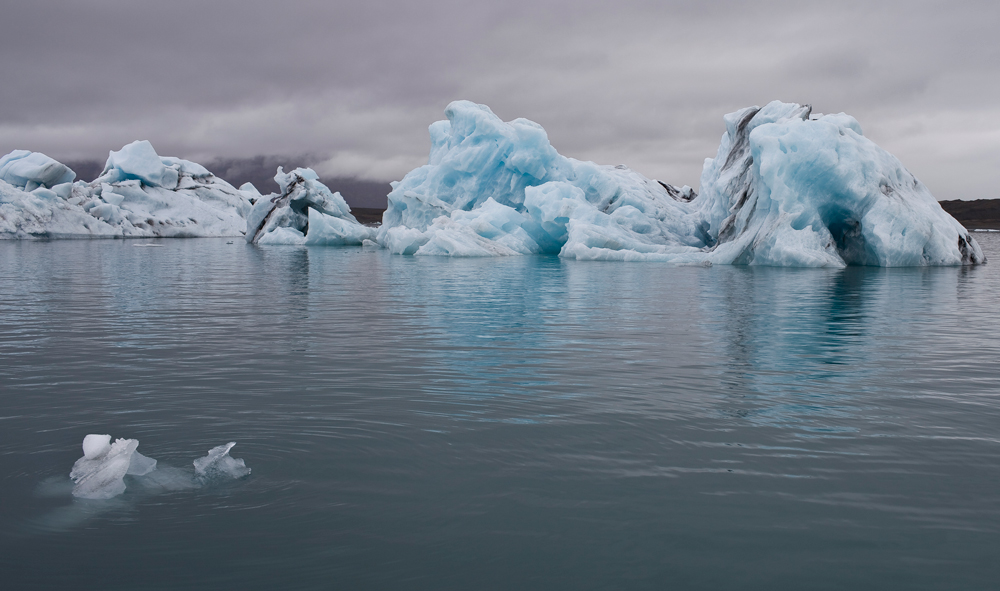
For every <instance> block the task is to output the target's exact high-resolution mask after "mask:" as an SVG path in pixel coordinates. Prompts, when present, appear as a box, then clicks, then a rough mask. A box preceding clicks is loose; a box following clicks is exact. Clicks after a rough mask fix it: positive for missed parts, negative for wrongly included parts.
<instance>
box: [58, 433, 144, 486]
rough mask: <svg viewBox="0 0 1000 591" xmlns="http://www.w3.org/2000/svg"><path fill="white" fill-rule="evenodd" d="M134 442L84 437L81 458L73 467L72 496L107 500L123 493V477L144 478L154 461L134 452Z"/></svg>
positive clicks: (101, 436) (102, 437) (133, 440)
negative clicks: (128, 475)
mask: <svg viewBox="0 0 1000 591" xmlns="http://www.w3.org/2000/svg"><path fill="white" fill-rule="evenodd" d="M137 447H139V442H138V441H137V440H135V439H118V440H116V441H115V442H114V443H113V444H112V443H111V436H110V435H98V434H94V433H92V434H90V435H87V436H86V437H84V438H83V457H82V458H80V459H79V460H77V461H76V463H75V464H73V469H72V470H71V471H70V473H69V476H70V478H72V479H73V482H74V483H75V486H74V487H73V496H75V497H80V498H84V499H110V498H111V497H115V496H118V495H120V494H122V493H123V492H125V481H124V478H125V475H126V474H131V475H134V476H143V475H146V474H149V473H150V472H152V471H153V470H155V469H156V460H154V459H152V458H147V457H146V456H144V455H142V454H140V453H139V452H137V451H135V450H136V448H137Z"/></svg>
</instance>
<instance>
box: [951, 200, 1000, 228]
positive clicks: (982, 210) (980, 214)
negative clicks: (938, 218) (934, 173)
mask: <svg viewBox="0 0 1000 591" xmlns="http://www.w3.org/2000/svg"><path fill="white" fill-rule="evenodd" d="M940 203H941V207H943V208H944V210H945V211H947V212H948V213H949V214H951V216H952V217H953V218H955V219H956V220H958V221H959V222H960V223H961V224H962V225H963V226H965V227H966V228H967V229H969V230H1000V199H977V200H975V201H958V200H956V201H941V202H940Z"/></svg>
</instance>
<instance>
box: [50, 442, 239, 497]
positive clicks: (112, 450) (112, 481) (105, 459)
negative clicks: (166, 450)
mask: <svg viewBox="0 0 1000 591" xmlns="http://www.w3.org/2000/svg"><path fill="white" fill-rule="evenodd" d="M234 445H236V443H235V442H234V443H229V444H226V445H221V446H219V447H215V448H212V450H210V451H209V452H208V455H207V456H205V457H203V458H199V459H197V460H195V461H194V467H195V473H194V474H190V473H184V472H183V471H180V470H178V469H177V468H170V467H163V468H160V467H158V465H157V461H156V460H154V459H152V458H148V457H146V456H144V455H142V454H140V453H139V452H138V451H136V449H137V448H138V447H139V441H138V440H136V439H117V440H115V442H114V443H112V442H111V436H110V435H100V434H90V435H87V436H86V437H84V438H83V457H82V458H80V459H79V460H77V461H76V463H74V464H73V469H72V470H71V471H70V478H71V479H72V480H73V490H72V494H73V496H74V497H78V498H83V499H110V498H113V497H116V496H118V495H120V494H122V493H124V492H125V489H126V484H125V477H126V476H132V477H135V478H138V477H143V478H141V479H140V480H139V482H140V483H142V484H143V485H144V486H145V488H149V489H162V490H183V489H186V488H195V487H197V486H199V485H200V483H201V482H204V481H205V480H207V479H209V478H212V479H234V478H242V477H244V476H246V475H248V474H250V469H249V468H247V467H246V464H245V463H244V462H243V460H240V459H234V458H232V457H230V456H229V450H230V449H232V447H233V446H234Z"/></svg>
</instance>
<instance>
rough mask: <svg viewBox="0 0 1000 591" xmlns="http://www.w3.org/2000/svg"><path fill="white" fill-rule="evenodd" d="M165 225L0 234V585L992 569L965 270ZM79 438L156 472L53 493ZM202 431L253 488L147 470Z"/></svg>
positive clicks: (777, 580) (985, 343) (991, 449)
mask: <svg viewBox="0 0 1000 591" xmlns="http://www.w3.org/2000/svg"><path fill="white" fill-rule="evenodd" d="M981 238H982V239H981V245H982V246H983V249H984V251H986V254H987V256H988V257H996V255H997V254H998V253H1000V248H998V247H1000V240H998V238H997V237H996V236H993V235H990V234H982V235H981ZM158 243H160V242H158ZM162 243H163V244H164V246H163V247H162V248H132V247H131V246H130V245H128V244H127V243H122V242H121V241H107V242H99V241H87V242H49V243H42V242H16V243H3V244H0V317H2V318H3V319H4V322H3V323H2V324H0V391H2V392H3V393H4V396H2V397H0V428H2V429H3V432H4V434H5V437H4V438H2V440H0V473H2V474H4V475H5V478H6V480H5V485H4V486H3V487H0V544H2V546H0V556H2V558H0V561H2V568H3V572H4V573H5V582H8V583H9V584H10V585H11V586H12V588H17V587H25V586H28V585H29V583H30V584H31V585H34V586H35V587H41V588H60V587H62V588H68V587H72V586H76V587H99V588H106V589H130V588H134V586H135V582H136V581H137V580H142V581H143V584H144V586H146V587H149V588H153V589H157V588H162V589H167V588H178V587H184V588H192V589H219V588H276V587H285V588H327V587H329V586H330V585H331V581H336V584H338V585H340V586H343V587H345V588H397V587H399V586H400V581H410V582H412V585H409V584H407V585H406V586H408V587H414V588H434V589H441V588H445V589H457V588H463V589H468V588H477V589H478V588H487V589H488V588H515V587H516V588H526V589H553V588H556V589H558V588H573V589H580V588H620V587H643V588H646V587H657V588H659V587H662V586H664V583H668V584H669V583H670V582H671V581H686V582H688V583H690V584H688V585H687V586H688V587H689V588H694V589H699V588H705V589H708V588H713V589H717V588H733V587H737V586H744V587H765V588H766V587H768V586H770V587H774V588H783V587H786V588H798V587H805V588H830V589H834V588H836V589H842V588H852V587H867V588H871V587H905V588H908V589H948V588H954V589H957V588H984V587H989V586H990V585H991V584H992V581H993V580H995V575H996V569H995V566H993V558H992V549H993V548H995V547H996V543H997V542H998V541H1000V539H998V538H1000V493H998V492H997V490H996V486H995V482H997V479H998V478H1000V467H998V465H997V464H996V461H995V458H996V450H997V445H998V443H1000V441H998V438H997V437H996V433H995V431H996V430H995V425H996V424H997V421H998V420H1000V409H998V408H997V405H996V404H995V400H996V397H997V395H998V394H1000V376H998V375H997V374H996V371H995V360H996V359H997V357H998V356H1000V336H998V335H997V333H996V328H995V326H994V325H993V324H992V323H991V321H990V319H991V318H996V317H997V312H998V309H997V304H996V300H995V297H994V294H995V293H997V290H998V288H1000V274H998V273H997V271H996V269H995V265H993V264H987V265H982V266H975V267H944V268H904V269H877V268H854V267H849V268H845V269H777V268H748V267H731V266H715V267H711V268H702V267H667V266H662V265H656V264H643V263H635V264H622V263H617V262H612V263H607V262H581V261H573V260H564V259H560V258H558V257H555V256H525V257H508V258H502V259H492V258H491V259H450V258H442V257H399V256H393V255H391V254H389V253H388V252H386V251H385V250H373V249H362V248H345V249H329V248H327V249H324V248H304V247H269V248H256V247H253V246H250V245H246V244H243V243H239V244H234V245H227V244H226V241H225V239H219V240H214V239H205V240H188V241H170V242H166V241H164V242H162ZM992 260H998V259H997V258H993V259H992ZM37 269H49V270H51V272H49V273H44V274H42V273H38V272H37ZM98 425H99V426H100V427H97V426H98ZM94 430H98V431H99V432H100V433H105V432H107V433H111V434H116V435H118V434H121V435H125V436H127V437H134V438H135V439H137V440H139V441H141V442H142V443H141V446H140V448H141V450H142V451H143V453H146V454H148V455H149V456H150V457H152V458H155V459H156V460H158V463H157V467H156V470H154V471H152V472H150V473H149V474H148V475H146V476H143V477H141V478H137V479H133V477H131V476H128V475H126V476H125V477H124V479H125V482H126V483H127V490H126V492H125V493H124V494H122V495H120V496H118V497H115V498H114V499H110V500H108V501H84V500H78V501H74V500H73V499H72V497H71V495H70V491H71V486H72V482H71V481H69V479H68V478H67V477H66V473H67V470H68V468H69V466H71V465H72V464H73V462H74V461H75V460H76V459H77V458H78V457H79V455H80V451H79V447H78V446H79V444H80V439H81V437H82V436H83V435H84V434H86V433H88V432H90V431H94ZM220 437H224V438H223V439H220ZM228 440H234V441H239V442H240V443H239V447H238V448H236V449H238V450H241V451H240V453H239V454H237V455H239V456H240V457H242V458H245V459H246V464H248V465H250V466H252V468H253V473H252V475H251V477H250V478H248V479H246V480H241V481H238V482H234V483H232V484H229V485H227V484H225V483H220V484H219V485H218V486H208V487H200V488H187V487H183V486H175V485H176V484H177V483H178V482H190V480H188V481H184V480H183V478H180V477H179V476H178V479H176V480H175V479H173V478H171V474H172V473H171V471H170V469H169V467H170V466H181V467H183V468H174V470H177V471H179V472H183V473H184V474H186V475H187V478H193V475H194V472H193V468H194V467H193V465H192V464H191V460H192V458H193V457H194V456H196V455H199V454H202V453H204V452H205V451H206V450H209V449H211V448H212V447H213V446H215V445H217V444H218V443H220V442H222V441H228ZM223 447H225V446H223ZM192 450H196V452H197V453H192ZM174 475H176V474H174ZM54 478H58V479H59V480H54ZM151 478H162V479H163V480H162V481H159V480H157V481H155V482H151V481H150V480H149V479H151ZM39 483H44V484H43V485H42V486H41V489H40V488H39V487H40V485H39ZM133 483H135V486H133ZM140 483H148V488H147V484H141V485H140ZM67 484H69V488H67V487H66V485H67ZM60 487H61V488H60ZM178 488H179V489H183V490H176V489H178ZM105 504H106V505H105ZM511 565H515V566H516V568H514V567H512V566H511ZM140 576H141V577H142V578H141V579H138V578H137V577H140ZM803 581H804V582H805V584H803Z"/></svg>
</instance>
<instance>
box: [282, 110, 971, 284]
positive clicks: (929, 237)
mask: <svg viewBox="0 0 1000 591" xmlns="http://www.w3.org/2000/svg"><path fill="white" fill-rule="evenodd" d="M445 114H446V116H447V118H448V119H447V120H446V121H439V122H437V123H434V124H433V125H431V127H430V135H431V153H430V158H429V161H428V164H427V165H425V166H422V167H420V168H417V169H415V170H413V171H411V172H410V173H409V174H407V175H406V176H405V177H404V178H403V180H402V181H400V182H397V183H393V190H392V192H391V193H390V194H389V206H388V209H387V210H386V212H385V215H384V216H383V224H382V226H381V228H379V230H378V233H377V240H378V242H379V244H380V245H381V246H383V247H384V248H387V249H389V250H390V251H392V252H394V253H399V254H417V255H447V256H505V255H519V254H530V253H546V252H548V253H555V252H558V253H559V255H560V256H562V257H565V258H575V259H586V260H624V261H642V260H645V261H663V262H669V263H676V264H711V263H715V264H750V265H772V266H834V267H838V266H844V265H846V264H863V265H876V266H913V265H960V264H975V263H979V262H983V261H984V257H983V255H982V251H981V250H980V248H979V246H978V245H977V244H976V242H975V240H974V239H973V238H972V237H971V235H969V233H968V232H967V231H966V230H965V228H963V227H962V225H961V224H959V223H958V222H957V221H955V220H954V219H953V218H952V217H951V216H949V215H948V214H947V213H945V212H944V210H943V209H941V206H940V205H939V204H938V203H937V201H936V200H935V199H934V197H933V196H932V195H931V194H930V192H929V191H928V190H927V189H926V187H924V186H923V185H922V184H920V182H919V181H917V180H916V179H915V178H913V176H912V175H911V174H910V173H909V172H908V171H906V169H905V168H903V166H902V164H900V163H899V161H898V160H897V159H896V158H894V157H893V156H892V155H891V154H889V153H888V152H885V151H884V150H882V149H881V148H879V147H878V146H876V145H875V144H874V143H872V142H871V141H870V140H868V139H867V138H865V137H864V136H863V135H862V134H861V128H860V126H859V125H858V123H857V121H855V120H854V119H853V118H851V117H849V116H847V115H844V114H837V115H825V116H818V117H815V118H810V116H809V115H810V108H809V107H803V106H801V105H796V104H787V103H780V102H773V103H771V104H769V105H767V106H766V107H765V108H764V109H759V108H757V107H752V108H749V109H744V110H742V111H739V112H736V113H732V114H730V115H727V116H726V117H725V122H726V128H727V129H726V133H725V135H724V136H723V138H722V142H721V145H720V147H719V151H718V154H717V156H716V158H715V159H710V160H707V161H706V163H705V168H704V171H703V174H702V179H701V184H702V192H701V194H700V195H697V194H695V193H694V192H693V191H692V190H691V189H690V188H689V187H681V188H678V187H675V186H673V185H669V184H666V183H660V182H657V181H651V180H649V179H647V178H645V177H643V176H642V175H640V174H638V173H636V172H633V171H631V170H629V169H628V168H626V167H624V166H616V167H611V166H599V165H597V164H594V163H592V162H580V161H577V160H573V159H571V158H565V157H563V156H561V155H559V154H558V153H557V152H556V151H555V149H554V148H553V147H552V146H551V145H550V144H549V141H548V138H547V136H546V134H545V131H544V130H543V129H542V128H541V126H539V125H538V124H536V123H533V122H531V121H527V120H524V119H517V120H514V121H511V122H509V123H504V122H503V121H501V120H500V119H499V118H498V117H496V115H494V114H493V113H492V111H490V110H489V108H487V107H486V106H484V105H476V104H474V103H470V102H468V101H457V102H454V103H452V104H451V105H449V106H448V109H447V110H446V112H445ZM289 239H291V238H289Z"/></svg>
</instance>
